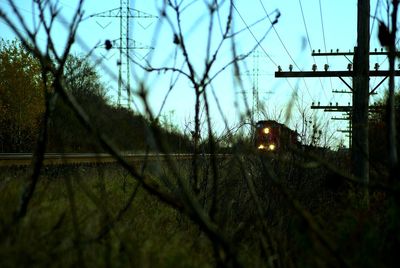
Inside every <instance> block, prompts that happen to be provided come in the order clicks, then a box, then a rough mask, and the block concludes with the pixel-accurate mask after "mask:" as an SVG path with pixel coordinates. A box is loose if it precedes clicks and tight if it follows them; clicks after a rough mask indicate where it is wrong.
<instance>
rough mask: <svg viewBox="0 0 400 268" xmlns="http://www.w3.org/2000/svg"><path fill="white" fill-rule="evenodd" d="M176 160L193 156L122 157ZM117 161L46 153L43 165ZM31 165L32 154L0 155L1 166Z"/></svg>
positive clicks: (92, 155) (106, 157)
mask: <svg viewBox="0 0 400 268" xmlns="http://www.w3.org/2000/svg"><path fill="white" fill-rule="evenodd" d="M167 156H168V157H171V158H172V159H176V160H189V159H191V158H192V157H193V154H168V155H165V154H158V153H148V154H145V153H125V154H122V157H123V158H124V159H125V160H126V161H128V162H130V163H135V162H143V161H145V160H148V161H163V160H165V158H166V157H167ZM114 162H117V160H116V159H115V158H114V157H113V156H112V155H110V154H106V153H46V154H45V155H44V161H43V164H44V165H47V166H51V165H68V164H100V163H114ZM31 164H32V154H27V153H0V167H1V166H3V167H4V166H29V165H31Z"/></svg>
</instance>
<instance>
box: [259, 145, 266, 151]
mask: <svg viewBox="0 0 400 268" xmlns="http://www.w3.org/2000/svg"><path fill="white" fill-rule="evenodd" d="M257 148H258V149H259V150H264V149H265V146H264V145H262V144H260V145H258V147H257Z"/></svg>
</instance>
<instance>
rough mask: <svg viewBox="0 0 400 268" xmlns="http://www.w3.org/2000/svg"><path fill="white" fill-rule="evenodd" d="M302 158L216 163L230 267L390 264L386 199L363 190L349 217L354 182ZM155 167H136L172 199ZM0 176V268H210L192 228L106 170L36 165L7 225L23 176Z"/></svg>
mask: <svg viewBox="0 0 400 268" xmlns="http://www.w3.org/2000/svg"><path fill="white" fill-rule="evenodd" d="M330 157H332V158H334V159H336V160H337V159H338V155H337V154H333V155H325V158H327V159H329V158H330ZM286 158H287V156H286ZM294 160H296V161H294ZM342 160H343V159H342ZM302 161H303V160H301V159H286V161H283V162H280V163H279V164H278V163H277V162H276V161H274V160H272V159H269V158H266V157H265V156H261V158H260V156H250V155H247V156H245V161H241V160H240V159H234V158H232V157H230V158H225V159H220V160H219V161H218V166H219V171H220V180H219V182H218V188H219V191H218V196H217V205H216V207H215V208H214V211H213V215H214V216H213V217H214V220H215V222H217V223H218V224H219V225H220V226H221V231H222V232H224V233H225V234H226V235H227V236H228V237H229V239H230V240H232V241H233V245H234V247H235V252H236V254H237V258H238V261H239V262H240V263H241V265H244V266H245V267H339V266H343V265H345V266H348V267H394V266H395V264H396V263H397V256H396V252H395V249H396V248H397V247H396V245H397V243H398V242H399V241H400V236H399V234H398V228H399V226H398V224H399V221H398V219H399V211H398V208H399V203H398V200H397V199H395V198H394V197H395V196H394V195H392V194H391V193H388V192H386V191H382V190H371V200H370V202H371V205H370V209H368V210H360V209H359V208H357V207H356V204H357V202H355V200H356V195H355V193H356V190H355V189H356V187H355V185H354V184H352V183H349V182H346V181H345V180H344V179H343V178H341V177H339V176H337V175H335V173H333V172H329V171H327V170H326V169H325V168H323V167H321V166H318V165H316V163H315V162H312V161H309V162H307V163H308V165H303V164H304V163H303V162H302ZM295 163H297V164H296V165H295ZM299 163H301V165H298V164H299ZM342 163H345V162H342ZM207 166H208V165H207V163H206V162H201V163H199V167H201V170H202V172H201V174H202V180H201V181H202V183H201V187H200V188H201V190H200V193H199V194H198V198H199V200H202V201H201V204H202V207H203V208H204V209H205V210H208V211H209V210H210V209H212V204H213V201H212V197H213V188H211V187H210V185H207V181H208V180H207V178H209V176H211V174H209V172H210V170H209V169H208V168H207ZM165 167H166V166H165V163H164V164H163V163H148V164H147V166H146V167H144V172H146V173H148V175H149V176H150V177H153V178H163V179H162V181H161V182H160V184H161V185H163V187H164V188H165V189H168V191H169V192H174V193H175V194H178V195H179V190H178V189H179V188H178V187H177V182H176V181H175V182H174V179H173V177H172V176H171V174H170V173H169V172H168V171H167V170H166V169H165ZM140 168H141V167H140ZM265 168H270V171H272V172H274V173H275V175H276V176H277V178H278V177H279V178H280V179H279V181H274V180H273V179H271V178H270V177H269V176H268V174H269V171H266V170H265ZM243 171H245V172H243ZM1 172H2V176H1V178H0V203H1V204H3V205H2V206H1V207H0V215H1V222H0V234H1V235H0V260H1V261H0V266H1V267H26V266H35V267H44V266H52V267H71V266H74V267H84V266H91V267H92V266H95V267H127V266H130V267H214V266H217V265H218V263H217V262H218V257H216V256H215V251H214V249H213V243H212V240H210V239H209V237H207V236H206V235H205V234H204V232H203V231H202V229H201V228H199V227H198V225H197V223H196V222H195V221H193V220H191V219H190V218H188V217H186V216H185V215H184V214H182V213H181V212H179V211H177V210H175V209H172V208H170V207H169V206H167V205H165V204H163V202H160V201H159V200H157V199H155V198H154V197H152V196H150V195H149V194H148V193H146V191H144V190H143V188H142V186H141V185H140V183H137V182H135V181H134V180H133V179H132V178H131V177H130V176H129V174H128V173H127V172H126V171H124V170H123V169H121V168H120V167H119V166H118V165H104V166H87V165H86V166H85V165H84V166H63V167H46V168H44V169H43V174H42V176H41V179H40V182H39V184H38V186H37V190H36V194H35V196H34V198H33V199H32V201H31V203H30V207H29V210H28V213H27V215H26V216H25V217H24V219H23V220H22V221H20V222H16V221H15V208H16V207H18V205H19V202H20V192H21V190H20V189H21V187H22V186H23V185H24V178H25V177H26V176H27V175H28V174H29V169H28V168H4V167H3V168H2V170H1ZM179 172H180V173H181V175H185V173H188V172H190V162H181V163H180V169H179ZM186 175H187V174H186ZM375 179H377V178H375ZM177 191H178V192H177ZM220 253H221V254H222V252H220Z"/></svg>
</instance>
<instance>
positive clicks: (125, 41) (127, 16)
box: [89, 0, 158, 107]
mask: <svg viewBox="0 0 400 268" xmlns="http://www.w3.org/2000/svg"><path fill="white" fill-rule="evenodd" d="M89 17H97V18H117V19H119V38H116V39H113V40H111V41H110V42H111V45H112V47H111V49H117V50H118V51H119V59H118V61H117V65H118V105H121V93H122V91H123V89H124V90H125V92H126V93H127V97H128V106H129V107H130V102H131V86H130V71H131V70H130V61H131V56H130V51H131V50H134V49H146V50H150V49H153V48H152V47H150V46H146V45H143V44H141V43H140V42H138V41H136V40H134V39H132V38H130V34H131V33H130V20H131V19H157V18H158V17H157V16H154V15H152V14H149V13H146V12H143V11H140V10H137V9H133V8H131V7H130V0H120V5H119V7H118V8H114V9H110V10H106V11H103V12H100V13H96V14H93V15H90V16H89ZM107 26H108V25H107ZM103 28H104V27H103Z"/></svg>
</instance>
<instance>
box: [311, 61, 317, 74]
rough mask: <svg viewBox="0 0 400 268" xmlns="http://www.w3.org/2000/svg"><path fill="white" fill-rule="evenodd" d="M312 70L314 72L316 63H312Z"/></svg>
mask: <svg viewBox="0 0 400 268" xmlns="http://www.w3.org/2000/svg"><path fill="white" fill-rule="evenodd" d="M312 70H313V72H315V71H316V70H317V64H315V63H314V64H313V65H312Z"/></svg>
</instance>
